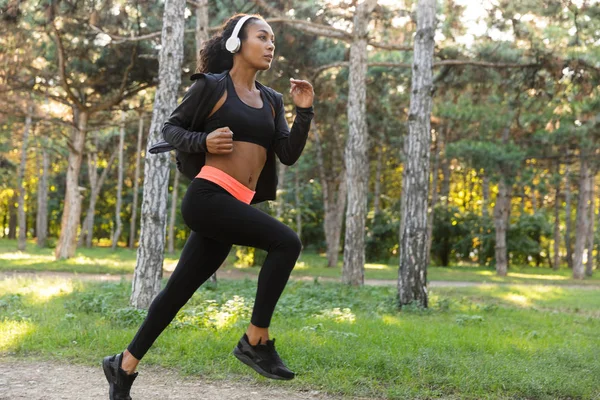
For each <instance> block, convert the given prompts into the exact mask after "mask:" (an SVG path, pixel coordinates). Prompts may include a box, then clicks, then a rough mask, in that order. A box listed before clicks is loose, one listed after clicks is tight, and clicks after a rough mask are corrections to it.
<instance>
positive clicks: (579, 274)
mask: <svg viewBox="0 0 600 400" xmlns="http://www.w3.org/2000/svg"><path fill="white" fill-rule="evenodd" d="M590 200H591V199H590V161H589V159H588V156H587V155H586V154H585V153H584V152H583V151H582V153H581V172H580V175H579V201H578V202H577V217H576V222H575V254H574V257H573V279H583V278H584V275H585V271H584V265H583V258H584V257H583V256H584V252H585V245H586V242H587V233H588V232H589V229H590V228H589V224H590V221H589V219H588V218H589V216H590V210H589V206H590V205H589V203H590Z"/></svg>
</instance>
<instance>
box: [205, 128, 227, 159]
mask: <svg viewBox="0 0 600 400" xmlns="http://www.w3.org/2000/svg"><path fill="white" fill-rule="evenodd" d="M206 151H207V152H208V153H210V154H229V153H231V152H232V151H233V132H231V129H229V127H228V126H224V127H223V128H218V129H215V130H214V131H212V132H211V133H209V134H208V136H206Z"/></svg>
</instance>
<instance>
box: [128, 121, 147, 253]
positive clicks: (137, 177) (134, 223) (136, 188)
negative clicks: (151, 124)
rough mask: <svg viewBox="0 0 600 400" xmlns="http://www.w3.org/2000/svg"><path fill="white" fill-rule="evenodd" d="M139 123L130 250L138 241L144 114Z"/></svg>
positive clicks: (130, 223)
mask: <svg viewBox="0 0 600 400" xmlns="http://www.w3.org/2000/svg"><path fill="white" fill-rule="evenodd" d="M139 117H140V119H139V122H138V136H137V146H136V151H135V173H134V178H133V204H131V221H129V248H130V249H133V247H134V246H135V240H136V239H137V207H138V192H139V191H140V158H141V153H142V141H143V138H144V113H143V112H142V113H140V115H139Z"/></svg>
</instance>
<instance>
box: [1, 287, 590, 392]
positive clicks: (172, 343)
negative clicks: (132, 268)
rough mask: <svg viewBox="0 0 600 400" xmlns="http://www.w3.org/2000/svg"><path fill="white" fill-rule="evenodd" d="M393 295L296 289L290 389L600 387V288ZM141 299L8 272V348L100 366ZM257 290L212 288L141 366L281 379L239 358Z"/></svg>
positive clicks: (278, 318)
mask: <svg viewBox="0 0 600 400" xmlns="http://www.w3.org/2000/svg"><path fill="white" fill-rule="evenodd" d="M44 280H45V282H46V283H45V284H44ZM165 283H166V280H163V285H164V284H165ZM44 286H47V287H48V288H50V289H48V292H47V293H48V294H49V296H48V297H46V301H45V302H40V301H39V298H38V297H37V296H38V295H37V294H36V292H37V291H39V290H40V289H41V288H43V287H44ZM67 288H71V291H65V289H67ZM395 292H396V289H395V288H394V287H367V286H365V287H361V288H352V287H347V286H344V285H341V284H334V283H314V282H296V281H294V282H290V283H288V286H287V287H286V289H285V291H284V293H283V295H282V297H281V299H280V300H279V303H278V305H277V309H276V312H275V314H274V316H273V320H272V324H271V329H270V333H271V336H272V337H274V338H277V346H278V350H279V352H280V354H281V355H282V357H283V358H284V360H285V361H286V363H287V364H288V365H290V367H291V368H292V369H294V370H295V371H296V372H297V373H298V375H297V378H296V379H295V380H294V381H291V382H286V383H285V384H286V387H289V388H290V389H292V390H294V389H295V390H307V389H309V390H311V389H316V390H319V391H322V392H325V393H329V394H338V395H347V396H363V397H365V398H373V399H375V398H386V399H405V398H415V399H416V398H453V399H513V398H535V399H560V398H565V399H566V398H581V399H588V398H589V399H592V398H594V396H598V395H599V394H600V393H599V392H598V385H597V376H598V375H599V374H600V365H599V364H598V363H597V359H598V358H599V357H600V350H599V349H600V338H599V337H598V331H599V329H600V315H598V310H600V291H595V290H583V289H571V288H561V287H548V286H537V285H536V286H523V285H497V284H488V285H483V286H480V287H468V288H450V287H447V288H431V289H430V296H429V308H428V309H426V310H424V309H420V308H418V307H413V306H407V307H404V309H403V310H402V311H400V312H399V311H398V310H397V309H396V308H395V306H394V298H395V294H396V293H395ZM57 293H58V294H60V295H57ZM130 293H131V285H130V284H129V282H127V281H121V282H119V283H100V282H83V281H76V280H73V281H70V280H67V279H62V278H61V279H58V280H57V279H40V278H7V279H5V280H4V281H1V282H0V356H4V355H9V354H10V355H12V356H17V357H27V356H32V357H35V358H42V359H44V358H48V359H53V358H58V359H61V360H65V359H68V360H71V362H75V363H83V364H88V365H94V366H97V365H98V361H99V360H101V359H102V357H103V356H105V355H108V354H114V353H115V352H118V351H122V350H123V349H124V348H125V347H126V345H127V344H128V343H129V341H130V340H131V339H132V338H133V336H134V335H135V333H136V331H137V328H138V327H139V325H140V324H141V322H142V321H143V318H144V316H145V314H144V312H141V313H138V312H133V309H131V308H128V300H129V295H130ZM255 293H256V282H255V281H252V280H238V281H225V280H223V281H220V282H219V283H218V285H217V286H216V287H215V286H213V285H210V284H206V285H204V286H202V287H201V288H200V289H199V290H198V291H197V292H196V293H195V294H194V296H193V297H192V299H190V301H189V302H188V303H187V304H186V305H185V306H184V307H183V308H182V309H181V310H180V311H179V313H178V314H177V316H176V318H175V319H174V320H173V321H172V322H171V324H170V325H169V327H167V329H166V330H165V331H164V332H163V333H162V334H161V336H160V337H159V338H158V339H157V341H156V342H155V344H154V345H153V347H152V348H151V349H150V351H149V352H148V354H147V355H146V357H145V358H144V360H143V361H142V363H141V364H140V365H139V366H138V370H140V371H142V372H141V373H143V371H144V368H145V366H146V365H150V364H158V365H161V366H164V367H170V368H175V369H178V370H181V371H182V372H183V373H186V374H194V375H200V376H202V378H203V379H211V380H220V379H223V380H226V381H228V382H230V381H231V380H235V379H241V380H244V381H247V380H248V379H252V380H256V381H257V382H258V383H259V384H264V385H276V384H277V383H274V382H273V381H270V380H267V379H266V378H262V377H259V376H258V375H256V374H255V373H254V372H253V371H251V370H249V369H248V368H247V367H246V366H245V365H243V364H241V363H239V362H238V361H237V360H236V359H235V358H234V357H232V356H231V354H230V353H231V350H232V349H233V346H234V345H235V343H237V340H238V339H239V338H240V337H241V335H242V334H243V332H244V331H245V329H246V327H247V325H248V323H249V319H250V315H251V311H252V306H253V301H254V296H255ZM53 294H54V295H53ZM142 311H143V310H142ZM574 376H576V377H577V379H573V378H572V377H574Z"/></svg>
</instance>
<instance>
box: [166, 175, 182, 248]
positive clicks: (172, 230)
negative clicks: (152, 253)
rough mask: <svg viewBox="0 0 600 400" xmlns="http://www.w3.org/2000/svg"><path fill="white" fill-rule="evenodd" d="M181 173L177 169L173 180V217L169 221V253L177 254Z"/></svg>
mask: <svg viewBox="0 0 600 400" xmlns="http://www.w3.org/2000/svg"><path fill="white" fill-rule="evenodd" d="M180 174H181V172H179V170H178V169H177V168H175V177H174V179H173V191H172V192H171V216H170V221H169V235H168V236H169V244H168V251H169V253H171V254H173V253H175V218H176V217H177V188H178V187H179V175H180Z"/></svg>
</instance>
